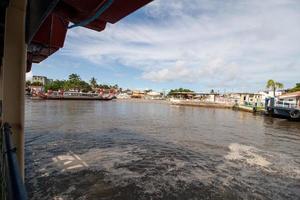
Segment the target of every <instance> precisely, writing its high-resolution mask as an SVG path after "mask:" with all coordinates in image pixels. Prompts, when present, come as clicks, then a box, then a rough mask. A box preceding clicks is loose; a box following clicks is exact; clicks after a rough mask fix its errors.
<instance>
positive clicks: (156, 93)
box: [145, 91, 163, 100]
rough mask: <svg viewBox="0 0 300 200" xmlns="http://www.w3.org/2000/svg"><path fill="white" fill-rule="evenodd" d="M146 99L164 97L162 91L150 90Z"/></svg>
mask: <svg viewBox="0 0 300 200" xmlns="http://www.w3.org/2000/svg"><path fill="white" fill-rule="evenodd" d="M145 99H149V100H161V99H163V94H162V93H161V92H154V91H151V92H148V93H146V95H145Z"/></svg>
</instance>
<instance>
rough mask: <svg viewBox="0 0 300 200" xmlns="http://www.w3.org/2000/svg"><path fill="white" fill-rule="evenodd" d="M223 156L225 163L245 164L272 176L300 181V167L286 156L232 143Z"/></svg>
mask: <svg viewBox="0 0 300 200" xmlns="http://www.w3.org/2000/svg"><path fill="white" fill-rule="evenodd" d="M228 148H229V150H230V151H229V152H228V154H227V155H225V159H226V160H227V161H236V162H241V163H246V164H247V165H249V166H250V167H253V166H255V167H259V168H261V170H264V171H266V172H268V173H272V174H281V175H284V176H286V177H290V178H294V179H300V167H299V166H298V164H297V163H296V162H295V161H294V159H293V158H292V157H290V156H288V155H286V154H280V153H277V152H269V151H264V150H260V149H258V148H255V147H252V146H247V145H243V144H237V143H232V144H230V145H229V146H228Z"/></svg>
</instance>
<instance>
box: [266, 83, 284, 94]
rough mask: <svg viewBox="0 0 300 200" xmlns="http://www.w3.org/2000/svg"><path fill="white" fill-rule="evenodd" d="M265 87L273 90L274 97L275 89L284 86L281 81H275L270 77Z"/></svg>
mask: <svg viewBox="0 0 300 200" xmlns="http://www.w3.org/2000/svg"><path fill="white" fill-rule="evenodd" d="M266 87H267V88H268V89H271V90H272V91H273V94H274V97H275V96H276V90H277V89H282V88H283V87H284V86H283V84H282V83H279V82H276V81H274V80H272V79H270V80H268V82H267V85H266Z"/></svg>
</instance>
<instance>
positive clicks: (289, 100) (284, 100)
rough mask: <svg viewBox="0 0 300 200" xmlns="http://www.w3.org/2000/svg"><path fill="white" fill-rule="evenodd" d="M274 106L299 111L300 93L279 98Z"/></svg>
mask: <svg viewBox="0 0 300 200" xmlns="http://www.w3.org/2000/svg"><path fill="white" fill-rule="evenodd" d="M276 106H278V107H287V108H298V109H300V91H299V92H293V93H287V94H284V95H281V96H279V97H278V101H277V102H276Z"/></svg>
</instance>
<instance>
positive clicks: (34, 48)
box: [0, 0, 152, 72]
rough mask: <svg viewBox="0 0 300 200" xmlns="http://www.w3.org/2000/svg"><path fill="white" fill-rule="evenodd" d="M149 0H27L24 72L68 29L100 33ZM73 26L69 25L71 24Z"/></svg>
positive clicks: (0, 6)
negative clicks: (90, 30) (78, 27)
mask: <svg viewBox="0 0 300 200" xmlns="http://www.w3.org/2000/svg"><path fill="white" fill-rule="evenodd" d="M151 1H152V0H84V1H83V0H28V2H27V16H26V43H27V45H28V48H27V70H26V71H27V72H29V71H30V70H31V65H32V63H39V62H41V61H43V60H44V59H46V58H47V57H48V56H50V55H52V54H53V53H55V52H56V51H58V50H59V49H60V48H62V47H63V46H64V41H65V37H66V33H67V30H68V29H70V28H74V27H76V26H83V27H86V28H89V29H92V30H95V31H103V30H104V29H105V27H106V24H107V23H112V24H113V23H116V22H118V21H119V20H121V19H122V18H124V17H126V16H127V15H129V14H130V13H132V12H134V11H135V10H137V9H139V8H141V7H142V6H144V5H146V4H148V3H149V2H151ZM0 2H1V3H0V11H1V14H0V45H1V46H0V47H1V48H0V56H1V58H2V56H3V40H4V38H3V37H4V25H5V8H6V7H7V6H8V4H9V0H1V1H0ZM71 23H73V25H71V26H70V24H71Z"/></svg>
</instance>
